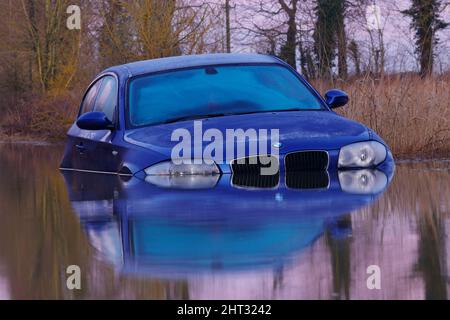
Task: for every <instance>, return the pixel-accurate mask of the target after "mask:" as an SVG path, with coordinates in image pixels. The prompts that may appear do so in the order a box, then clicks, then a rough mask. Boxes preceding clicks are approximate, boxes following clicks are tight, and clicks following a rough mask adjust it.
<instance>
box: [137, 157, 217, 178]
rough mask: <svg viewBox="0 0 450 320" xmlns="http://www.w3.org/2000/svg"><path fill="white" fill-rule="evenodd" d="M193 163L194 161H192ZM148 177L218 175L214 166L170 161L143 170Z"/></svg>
mask: <svg viewBox="0 0 450 320" xmlns="http://www.w3.org/2000/svg"><path fill="white" fill-rule="evenodd" d="M193 162H194V161H193ZM144 171H145V174H146V175H148V176H184V175H203V176H205V175H215V174H220V171H219V168H218V167H217V165H216V164H214V163H212V164H206V163H204V162H203V163H200V164H195V163H191V164H186V163H182V164H174V163H173V162H172V161H170V160H169V161H164V162H160V163H157V164H155V165H153V166H151V167H148V168H147V169H145V170H144Z"/></svg>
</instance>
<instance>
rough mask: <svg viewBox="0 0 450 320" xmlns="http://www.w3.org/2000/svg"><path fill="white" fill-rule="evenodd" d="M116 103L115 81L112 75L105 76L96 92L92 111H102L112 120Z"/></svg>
mask: <svg viewBox="0 0 450 320" xmlns="http://www.w3.org/2000/svg"><path fill="white" fill-rule="evenodd" d="M116 105H117V81H116V79H115V78H114V77H111V76H106V77H104V78H103V81H102V85H101V87H100V90H99V92H98V94H97V98H96V100H95V104H94V109H93V111H99V112H103V113H104V114H106V117H107V118H108V119H109V120H111V121H113V120H114V112H115V110H116Z"/></svg>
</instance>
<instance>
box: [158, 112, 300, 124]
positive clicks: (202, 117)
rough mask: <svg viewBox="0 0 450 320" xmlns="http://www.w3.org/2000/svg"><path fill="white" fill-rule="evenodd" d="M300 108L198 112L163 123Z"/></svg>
mask: <svg viewBox="0 0 450 320" xmlns="http://www.w3.org/2000/svg"><path fill="white" fill-rule="evenodd" d="M301 110H302V109H300V108H291V109H280V110H255V111H248V112H236V113H234V112H229V113H211V114H198V115H189V116H182V117H177V118H171V119H168V120H166V121H164V122H162V123H165V124H166V123H174V122H179V121H187V120H196V119H206V118H215V117H224V116H237V115H244V114H253V113H269V112H285V111H301Z"/></svg>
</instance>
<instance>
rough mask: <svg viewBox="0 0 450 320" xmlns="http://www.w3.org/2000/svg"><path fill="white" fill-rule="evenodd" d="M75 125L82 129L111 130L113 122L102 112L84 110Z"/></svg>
mask: <svg viewBox="0 0 450 320" xmlns="http://www.w3.org/2000/svg"><path fill="white" fill-rule="evenodd" d="M77 126H78V127H79V128H80V129H84V130H111V129H113V128H114V127H113V124H112V122H111V120H109V119H108V118H107V117H106V115H105V114H104V113H103V112H96V111H94V112H86V113H85V114H83V115H81V117H79V118H78V120H77Z"/></svg>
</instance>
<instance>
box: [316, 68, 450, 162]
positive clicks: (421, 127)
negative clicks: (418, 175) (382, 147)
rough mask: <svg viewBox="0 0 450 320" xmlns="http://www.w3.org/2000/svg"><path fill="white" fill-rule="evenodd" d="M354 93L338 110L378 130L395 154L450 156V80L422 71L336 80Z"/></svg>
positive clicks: (321, 88) (322, 89)
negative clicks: (427, 75) (419, 73)
mask: <svg viewBox="0 0 450 320" xmlns="http://www.w3.org/2000/svg"><path fill="white" fill-rule="evenodd" d="M315 86H316V88H318V90H319V91H320V92H321V93H322V94H323V93H325V92H326V90H327V89H329V88H330V87H332V86H335V87H338V88H340V89H343V90H345V91H346V92H347V93H348V94H349V96H350V103H349V105H348V106H346V107H344V108H342V109H338V112H339V113H341V114H343V115H345V116H347V117H349V118H352V119H355V120H357V121H360V122H362V123H364V124H366V125H367V126H369V127H370V128H372V129H373V130H375V131H376V132H377V133H378V134H379V135H380V136H381V137H382V138H383V139H384V140H385V141H386V143H387V144H388V145H389V146H390V148H391V149H392V151H393V153H394V155H395V156H396V157H402V158H404V157H449V156H450V79H449V78H448V77H445V78H444V77H441V78H437V77H436V78H428V79H421V78H420V77H417V76H411V75H407V76H401V75H398V76H391V77H385V78H384V79H377V80H376V79H373V78H370V77H367V78H362V79H358V80H352V81H349V82H337V83H334V84H332V85H330V84H327V83H324V82H318V83H315Z"/></svg>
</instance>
